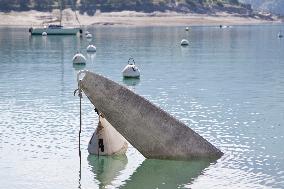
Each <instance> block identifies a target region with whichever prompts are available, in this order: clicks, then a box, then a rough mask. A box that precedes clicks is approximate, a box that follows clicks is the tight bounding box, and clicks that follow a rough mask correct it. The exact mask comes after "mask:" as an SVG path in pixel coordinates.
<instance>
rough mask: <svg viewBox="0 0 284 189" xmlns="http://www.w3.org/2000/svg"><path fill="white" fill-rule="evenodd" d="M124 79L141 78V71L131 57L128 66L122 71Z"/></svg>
mask: <svg viewBox="0 0 284 189" xmlns="http://www.w3.org/2000/svg"><path fill="white" fill-rule="evenodd" d="M122 75H123V77H126V78H139V77H140V70H139V69H138V67H137V66H136V65H135V61H134V59H133V58H132V57H131V58H129V60H128V64H127V66H125V68H124V69H123V70H122Z"/></svg>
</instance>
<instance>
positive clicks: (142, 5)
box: [0, 0, 252, 15]
mask: <svg viewBox="0 0 284 189" xmlns="http://www.w3.org/2000/svg"><path fill="white" fill-rule="evenodd" d="M59 7H61V8H62V9H65V8H71V9H72V10H75V9H76V10H79V11H80V13H81V14H83V13H87V14H88V15H93V14H94V13H95V12H96V11H97V10H100V11H101V12H111V11H123V10H133V11H140V12H153V11H162V12H163V11H176V12H183V13H190V12H191V13H202V14H214V13H215V12H218V11H225V12H229V13H238V14H241V15H250V14H251V12H252V11H251V8H250V6H248V5H245V4H242V3H239V1H238V0H60V1H59V0H0V11H2V12H9V11H12V10H14V11H27V10H38V11H51V10H53V9H58V8H59Z"/></svg>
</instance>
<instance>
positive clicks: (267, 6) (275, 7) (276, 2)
mask: <svg viewBox="0 0 284 189" xmlns="http://www.w3.org/2000/svg"><path fill="white" fill-rule="evenodd" d="M240 1H241V2H243V3H248V4H251V6H252V8H253V9H254V10H256V11H265V12H271V13H273V14H279V15H282V16H284V0H240Z"/></svg>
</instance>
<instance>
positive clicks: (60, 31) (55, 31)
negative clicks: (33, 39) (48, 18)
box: [29, 25, 83, 35]
mask: <svg viewBox="0 0 284 189" xmlns="http://www.w3.org/2000/svg"><path fill="white" fill-rule="evenodd" d="M29 32H30V33H31V35H42V33H43V32H46V33H47V35H76V34H77V33H82V32H83V31H82V29H81V28H75V27H64V26H62V25H49V26H44V27H38V28H33V27H31V28H30V29H29Z"/></svg>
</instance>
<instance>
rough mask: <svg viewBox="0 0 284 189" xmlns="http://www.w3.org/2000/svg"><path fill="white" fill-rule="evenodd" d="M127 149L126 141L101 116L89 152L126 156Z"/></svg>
mask: <svg viewBox="0 0 284 189" xmlns="http://www.w3.org/2000/svg"><path fill="white" fill-rule="evenodd" d="M127 147H128V142H127V141H126V139H125V138H124V137H123V136H122V135H121V134H120V133H119V132H117V130H116V129H115V128H114V127H113V126H112V125H111V124H110V123H109V122H108V121H107V120H106V119H105V118H104V116H103V115H102V114H100V115H99V123H98V127H97V129H96V130H95V132H94V134H93V136H92V138H91V140H90V142H89V145H88V152H89V153H90V154H95V155H105V156H108V155H121V154H125V152H126V150H127Z"/></svg>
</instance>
